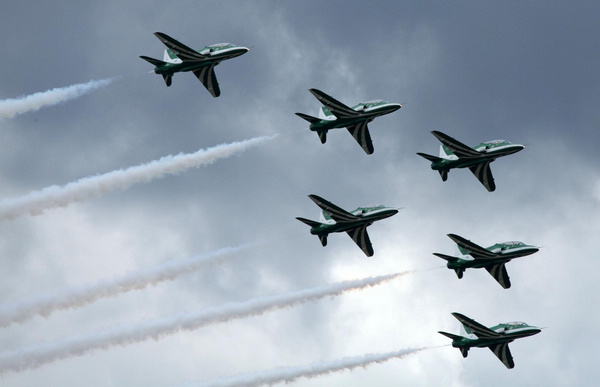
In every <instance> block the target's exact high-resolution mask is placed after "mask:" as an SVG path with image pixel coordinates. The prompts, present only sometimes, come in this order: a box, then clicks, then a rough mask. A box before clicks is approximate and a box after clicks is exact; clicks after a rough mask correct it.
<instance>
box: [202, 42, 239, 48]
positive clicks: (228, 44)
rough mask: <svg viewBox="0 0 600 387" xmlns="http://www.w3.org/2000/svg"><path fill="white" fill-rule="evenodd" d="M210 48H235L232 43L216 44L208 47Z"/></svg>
mask: <svg viewBox="0 0 600 387" xmlns="http://www.w3.org/2000/svg"><path fill="white" fill-rule="evenodd" d="M206 47H208V48H226V47H235V46H234V45H233V44H231V43H216V44H211V45H210V46H206Z"/></svg>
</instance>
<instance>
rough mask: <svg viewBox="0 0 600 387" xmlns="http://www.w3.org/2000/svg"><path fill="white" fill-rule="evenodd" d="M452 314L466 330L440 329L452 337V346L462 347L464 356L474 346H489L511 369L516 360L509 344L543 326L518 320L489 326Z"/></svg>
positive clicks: (539, 329)
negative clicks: (454, 332)
mask: <svg viewBox="0 0 600 387" xmlns="http://www.w3.org/2000/svg"><path fill="white" fill-rule="evenodd" d="M452 315H453V316H454V317H456V319H457V320H458V321H460V323H461V324H462V326H463V330H464V331H463V332H462V334H461V335H455V334H453V333H448V332H442V331H439V333H441V334H442V335H444V336H446V337H449V338H451V339H452V347H454V348H458V349H460V353H462V355H463V357H467V355H468V353H469V349H471V348H472V347H477V348H486V347H487V348H489V349H490V350H491V351H492V352H493V353H494V355H496V356H497V357H498V359H500V361H501V362H502V363H503V364H504V365H505V366H506V368H509V369H510V368H514V366H515V362H514V361H513V358H512V355H511V353H510V349H509V348H508V344H509V343H511V342H513V341H514V340H516V339H520V338H523V337H527V336H533V335H536V334H538V333H540V332H541V331H542V330H541V328H538V327H535V326H532V325H527V324H525V323H524V322H518V321H515V322H509V323H502V324H498V325H495V326H493V327H490V328H488V327H486V326H483V325H481V324H480V323H478V322H477V321H475V320H473V319H470V318H468V317H467V316H464V315H462V314H460V313H456V312H455V313H452Z"/></svg>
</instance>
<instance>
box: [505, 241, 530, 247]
mask: <svg viewBox="0 0 600 387" xmlns="http://www.w3.org/2000/svg"><path fill="white" fill-rule="evenodd" d="M504 244H505V245H509V246H525V243H523V242H519V241H508V242H504Z"/></svg>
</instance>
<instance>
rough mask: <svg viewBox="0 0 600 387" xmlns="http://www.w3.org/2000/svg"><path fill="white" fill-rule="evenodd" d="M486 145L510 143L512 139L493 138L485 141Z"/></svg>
mask: <svg viewBox="0 0 600 387" xmlns="http://www.w3.org/2000/svg"><path fill="white" fill-rule="evenodd" d="M483 144H485V145H500V144H510V141H506V140H492V141H485V142H483Z"/></svg>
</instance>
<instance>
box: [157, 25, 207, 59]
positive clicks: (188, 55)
mask: <svg viewBox="0 0 600 387" xmlns="http://www.w3.org/2000/svg"><path fill="white" fill-rule="evenodd" d="M154 35H156V37H157V38H158V39H159V40H160V41H161V42H163V44H164V45H165V46H167V47H168V48H170V49H171V51H173V53H174V54H175V55H177V57H178V58H179V59H181V60H182V61H184V62H186V61H203V60H205V59H206V58H208V57H207V56H205V55H202V54H200V53H199V52H198V51H196V50H194V49H192V48H190V47H188V46H186V45H185V44H183V43H181V42H178V41H177V40H175V39H173V38H172V37H170V36H169V35H167V34H163V33H162V32H155V33H154Z"/></svg>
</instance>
